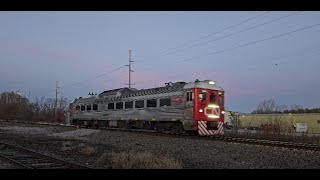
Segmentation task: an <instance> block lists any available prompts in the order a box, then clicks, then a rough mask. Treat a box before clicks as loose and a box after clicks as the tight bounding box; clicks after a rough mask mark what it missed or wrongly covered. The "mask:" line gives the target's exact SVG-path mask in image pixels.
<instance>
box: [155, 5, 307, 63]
mask: <svg viewBox="0 0 320 180" xmlns="http://www.w3.org/2000/svg"><path fill="white" fill-rule="evenodd" d="M301 12H302V11H299V12H295V13H291V14H289V15H285V16H282V17H280V18H276V19H273V20H271V21H267V22H265V23H261V24H258V25H256V26H252V27H250V28H247V29H243V30H240V31H237V32H235V33H231V34H228V35H225V36H222V37H220V38H216V39H213V40H209V41H206V42H204V43H201V44H196V45H193V46H190V47H187V48H183V49H180V50H176V51H172V52H169V53H166V54H164V55H161V56H157V57H154V58H153V59H156V58H159V57H162V56H166V55H169V54H173V53H175V52H179V51H183V50H186V49H190V48H194V47H198V46H202V45H206V44H208V43H211V42H213V41H217V40H221V39H224V38H227V37H231V36H233V35H236V34H239V33H242V32H245V31H249V30H251V29H255V28H257V27H260V26H264V25H266V24H269V23H272V22H275V21H279V20H281V19H284V18H287V17H290V16H293V15H295V14H298V13H301ZM153 61H154V60H153Z"/></svg>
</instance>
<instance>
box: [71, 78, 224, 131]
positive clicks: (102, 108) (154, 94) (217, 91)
mask: <svg viewBox="0 0 320 180" xmlns="http://www.w3.org/2000/svg"><path fill="white" fill-rule="evenodd" d="M69 112H70V120H71V124H73V125H79V126H88V127H90V126H94V127H101V126H106V127H117V128H129V129H130V128H136V129H154V130H156V131H158V132H162V133H175V134H180V133H185V132H187V133H197V134H199V135H213V134H223V132H224V130H223V122H224V90H223V89H222V88H221V87H219V86H217V85H216V83H215V81H212V80H204V81H199V80H196V81H195V82H190V83H185V82H176V83H166V85H165V86H163V87H157V88H150V89H141V90H137V89H134V88H130V89H129V88H120V89H113V90H107V91H104V92H102V93H100V94H99V95H91V96H90V97H85V98H82V97H79V98H77V99H75V100H74V101H73V102H72V103H71V104H70V106H69Z"/></svg>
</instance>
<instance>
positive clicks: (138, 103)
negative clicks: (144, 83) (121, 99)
mask: <svg viewBox="0 0 320 180" xmlns="http://www.w3.org/2000/svg"><path fill="white" fill-rule="evenodd" d="M135 108H144V100H140V101H136V105H135Z"/></svg>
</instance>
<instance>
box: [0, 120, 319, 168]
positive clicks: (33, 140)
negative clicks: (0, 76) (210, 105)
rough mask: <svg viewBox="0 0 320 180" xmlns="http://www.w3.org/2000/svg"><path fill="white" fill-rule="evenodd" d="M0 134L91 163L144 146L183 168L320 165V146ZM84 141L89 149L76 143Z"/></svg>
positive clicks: (33, 129) (9, 128)
mask: <svg viewBox="0 0 320 180" xmlns="http://www.w3.org/2000/svg"><path fill="white" fill-rule="evenodd" d="M0 138H1V139H3V140H5V141H8V142H11V143H17V144H19V145H23V146H26V147H30V148H31V147H33V148H35V149H36V150H38V151H42V152H46V153H48V154H51V155H55V156H59V157H68V158H69V159H70V160H72V161H76V162H79V163H81V164H86V165H88V166H91V167H96V166H95V162H96V160H97V158H99V156H100V155H102V153H103V152H111V151H129V150H135V151H149V152H155V153H161V154H163V155H166V156H168V157H173V158H175V159H177V160H179V161H180V162H181V163H182V165H183V168H210V169H229V168H232V169H244V168H245V169H250V168H253V169H261V168H263V169H270V168H276V169H279V168H280V169H282V168H297V169H309V168H320V152H313V151H307V150H295V149H287V148H277V147H270V146H260V145H249V144H240V143H228V142H219V141H213V140H207V139H203V140H199V139H186V138H176V137H160V136H155V135H145V134H138V133H132V132H120V131H107V130H93V129H76V128H71V127H69V128H67V127H47V126H40V125H23V126H22V127H20V125H18V124H12V123H11V124H10V123H4V122H1V123H0ZM85 146H89V147H93V148H94V149H95V151H94V152H95V153H94V154H93V155H84V154H82V153H81V151H80V149H81V148H82V147H85Z"/></svg>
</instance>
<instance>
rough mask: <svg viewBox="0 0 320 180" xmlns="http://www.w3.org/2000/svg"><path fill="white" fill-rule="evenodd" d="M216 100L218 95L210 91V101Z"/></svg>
mask: <svg viewBox="0 0 320 180" xmlns="http://www.w3.org/2000/svg"><path fill="white" fill-rule="evenodd" d="M215 102H216V95H215V94H214V93H210V103H215Z"/></svg>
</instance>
